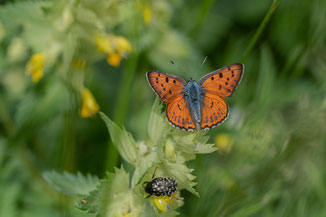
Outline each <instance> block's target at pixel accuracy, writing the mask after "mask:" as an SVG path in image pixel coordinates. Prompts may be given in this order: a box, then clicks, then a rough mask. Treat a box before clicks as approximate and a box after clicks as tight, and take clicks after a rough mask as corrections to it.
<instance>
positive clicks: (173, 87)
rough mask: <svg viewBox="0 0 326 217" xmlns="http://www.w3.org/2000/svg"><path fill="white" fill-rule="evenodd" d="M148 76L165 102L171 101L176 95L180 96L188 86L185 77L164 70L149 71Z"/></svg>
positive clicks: (150, 82)
mask: <svg viewBox="0 0 326 217" xmlns="http://www.w3.org/2000/svg"><path fill="white" fill-rule="evenodd" d="M146 76H147V80H148V82H149V84H150V85H151V87H152V88H153V90H154V91H155V93H156V94H157V95H158V96H159V97H160V99H161V101H162V102H163V103H169V102H171V101H172V100H173V99H174V98H175V97H177V96H180V95H181V94H182V92H183V89H184V87H185V86H186V82H185V81H184V80H183V79H181V78H178V77H176V76H173V75H169V74H166V73H163V72H159V71H149V72H147V73H146Z"/></svg>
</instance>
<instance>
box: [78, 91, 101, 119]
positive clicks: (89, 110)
mask: <svg viewBox="0 0 326 217" xmlns="http://www.w3.org/2000/svg"><path fill="white" fill-rule="evenodd" d="M99 109H100V107H99V105H98V104H97V102H96V101H95V98H94V96H93V95H92V93H91V92H90V91H89V90H88V89H87V88H84V89H83V92H82V107H81V110H80V115H81V116H82V117H84V118H88V117H91V116H93V115H95V114H96V113H97V112H98V111H99Z"/></svg>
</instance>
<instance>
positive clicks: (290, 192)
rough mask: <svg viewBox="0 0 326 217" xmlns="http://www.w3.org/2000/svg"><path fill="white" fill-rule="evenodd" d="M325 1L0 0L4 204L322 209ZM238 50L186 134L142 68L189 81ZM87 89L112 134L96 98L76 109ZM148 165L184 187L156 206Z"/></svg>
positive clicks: (265, 211) (83, 210) (11, 213)
mask: <svg viewBox="0 0 326 217" xmlns="http://www.w3.org/2000/svg"><path fill="white" fill-rule="evenodd" d="M325 15H326V2H325V1H323V0H313V1H305V0H298V1H296V2H295V4H294V2H293V1H290V0H281V1H280V0H274V1H255V0H248V1H239V0H233V1H213V0H205V1H195V0H189V1H182V0H178V1H166V0H144V1H143V0H137V1H125V0H122V1H121V0H109V1H107V0H95V1H94V0H69V1H68V0H60V1H44V0H20V1H9V0H7V1H2V2H1V5H0V195H1V196H0V217H2V216H6V217H17V216H22V217H38V216H40V217H52V216H53V217H59V216H67V217H74V216H78V217H80V216H94V215H97V216H99V217H100V216H114V217H116V216H123V217H131V216H133V217H134V216H145V217H147V216H148V217H152V216H166V217H172V216H173V217H174V216H177V215H181V216H187V217H192V216H196V217H197V216H208V217H215V216H219V217H226V216H234V217H239V216H248V217H249V216H250V217H255V216H257V217H258V216H259V217H260V216H264V217H269V216H280V217H287V216H298V217H301V216H312V217H320V216H326V209H325V205H324V204H325V203H324V201H325V198H326V194H325V192H326V191H325V189H326V187H325V186H326V180H325V177H326V174H325V170H324V165H325V163H326V162H325V159H326V156H325V153H326V151H325V143H326V137H325V132H326V129H325V126H326V123H325V120H326V117H325V114H326V110H325V108H326V102H325V92H326V73H325V72H326V64H325V62H326V59H325V58H326V54H325V50H326V43H325V36H326V28H325V27H326V19H325ZM98 35H101V36H104V37H108V36H114V37H117V36H122V37H123V38H124V39H126V40H127V41H128V42H129V43H130V44H131V52H130V53H129V56H128V57H127V56H126V54H127V52H125V51H124V52H121V53H110V52H108V51H106V52H103V51H100V50H101V49H100V46H99V44H98V41H97V38H96V36H98ZM110 40H111V39H110ZM110 40H109V41H107V42H108V43H109V44H110V45H111V46H113V47H115V46H116V45H117V43H116V42H113V40H112V41H110ZM120 45H121V44H119V46H120ZM119 46H117V47H119ZM111 49H112V47H111ZM108 50H110V49H108ZM111 51H112V50H111ZM115 52H117V51H115ZM36 53H40V54H42V55H44V56H45V61H44V65H43V68H42V69H43V77H42V78H41V79H40V80H39V81H38V82H37V83H36V82H33V81H32V80H31V78H30V77H29V76H26V74H25V73H26V72H27V71H26V66H27V65H28V63H29V62H30V61H31V59H32V58H33V55H35V54H36ZM112 54H115V55H117V56H115V57H119V58H120V57H121V58H122V59H121V61H119V63H120V66H119V67H113V66H112V65H110V64H107V62H108V61H107V60H106V58H107V57H108V56H109V55H112ZM119 55H121V56H119ZM205 56H208V58H207V61H206V62H205V64H204V65H203V66H202V67H201V66H200V64H201V62H202V60H203V59H204V57H205ZM111 57H112V56H111ZM170 60H173V61H174V62H175V63H176V65H177V67H176V65H172V64H170ZM234 62H242V63H244V64H245V74H244V77H243V80H242V81H241V83H240V85H239V87H238V88H237V90H236V92H235V94H234V95H233V96H232V98H230V99H227V100H228V104H229V107H230V115H229V118H228V120H226V122H225V123H223V124H222V125H221V126H219V127H217V128H215V129H212V130H209V131H198V132H184V131H181V130H179V129H175V128H174V127H172V126H171V125H169V123H168V122H167V120H166V117H165V114H164V110H165V107H164V106H162V105H161V104H160V103H159V100H158V99H156V100H155V102H154V104H152V102H153V99H154V93H153V92H152V90H151V88H150V87H149V86H148V84H147V81H146V78H145V72H146V71H149V70H159V71H162V72H166V73H170V74H174V75H179V76H181V77H183V78H185V79H186V80H187V79H189V78H188V77H192V78H194V79H195V80H198V79H199V78H200V77H201V76H203V75H204V74H206V73H208V72H210V71H213V70H216V69H218V68H220V67H223V66H226V65H228V64H231V63H234ZM38 63H41V62H38ZM41 65H42V64H41ZM178 68H180V69H181V70H179V69H178ZM84 88H87V89H88V90H89V91H90V92H91V93H92V95H93V97H94V99H95V100H96V103H97V104H98V105H99V107H100V110H101V111H103V112H102V113H100V117H101V118H102V119H103V120H104V122H105V124H106V126H107V128H108V130H109V138H107V137H108V134H107V130H106V129H105V127H104V125H103V122H102V119H101V118H100V117H99V116H95V113H96V111H90V115H94V116H95V117H93V118H88V119H86V118H82V117H80V114H81V109H82V105H83V102H84V101H83V95H82V93H83V90H84ZM104 113H105V114H106V115H107V116H106V115H104ZM221 136H222V137H223V138H224V140H225V141H224V143H223V144H221V141H220V140H221V139H220V138H222V137H221ZM108 140H109V141H111V140H112V143H111V142H107V141H108ZM216 150H218V152H215V151H216ZM120 164H121V165H120ZM115 168H120V169H115ZM155 168H157V172H156V174H155V176H156V177H160V176H169V177H173V178H174V179H176V180H177V182H178V192H177V195H178V196H182V197H184V200H183V201H179V200H174V201H173V204H172V207H173V208H172V209H171V210H169V211H168V212H166V213H163V212H160V211H159V210H158V208H157V206H156V205H155V204H154V200H153V197H151V198H148V199H145V197H146V196H147V195H146V194H145V193H144V189H143V186H142V183H144V182H145V181H150V180H151V179H152V175H153V173H154V170H155ZM107 170H108V171H110V172H108V173H107V172H106V171H107ZM44 171H69V173H68V172H63V173H56V172H44ZM77 171H80V172H78V173H77ZM73 174H75V175H73ZM82 174H94V175H82ZM42 175H43V176H42ZM103 175H104V177H103ZM97 177H100V178H101V179H102V181H99V178H97ZM46 181H47V182H46ZM49 184H50V185H49ZM56 189H57V190H59V191H55V190H56ZM195 195H199V196H200V197H196V196H195ZM76 201H78V202H77V203H76V204H75V205H76V206H77V208H78V209H76V207H74V203H75V202H76Z"/></svg>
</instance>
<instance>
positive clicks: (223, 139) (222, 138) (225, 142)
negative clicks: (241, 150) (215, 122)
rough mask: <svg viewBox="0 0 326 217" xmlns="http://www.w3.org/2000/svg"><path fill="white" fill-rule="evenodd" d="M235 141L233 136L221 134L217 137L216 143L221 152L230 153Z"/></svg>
mask: <svg viewBox="0 0 326 217" xmlns="http://www.w3.org/2000/svg"><path fill="white" fill-rule="evenodd" d="M233 143H234V139H233V138H231V137H230V136H229V135H228V134H219V135H217V136H216V139H215V144H216V147H217V148H218V152H219V153H220V154H227V153H230V151H231V149H232V146H233Z"/></svg>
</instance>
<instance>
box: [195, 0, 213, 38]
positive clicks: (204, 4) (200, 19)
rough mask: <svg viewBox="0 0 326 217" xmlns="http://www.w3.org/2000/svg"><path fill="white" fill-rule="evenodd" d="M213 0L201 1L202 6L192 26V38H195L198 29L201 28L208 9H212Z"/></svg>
mask: <svg viewBox="0 0 326 217" xmlns="http://www.w3.org/2000/svg"><path fill="white" fill-rule="evenodd" d="M214 2H215V0H204V1H202V4H201V6H200V10H199V13H198V16H197V19H196V22H195V25H194V28H193V30H192V35H193V36H194V37H196V36H197V33H198V32H199V29H200V27H201V26H202V24H203V22H204V21H205V19H206V17H207V15H208V13H209V11H210V9H211V8H212V6H213V4H214Z"/></svg>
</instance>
